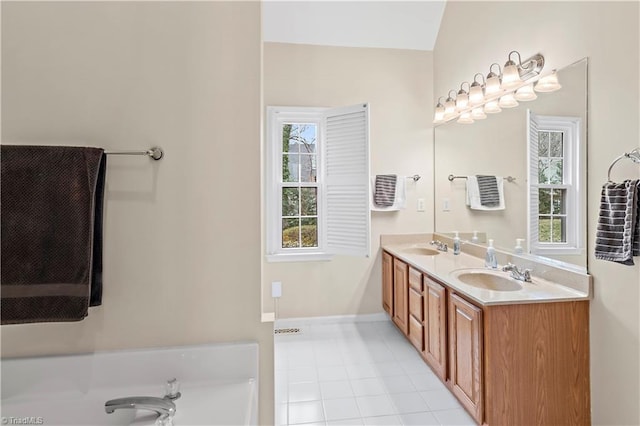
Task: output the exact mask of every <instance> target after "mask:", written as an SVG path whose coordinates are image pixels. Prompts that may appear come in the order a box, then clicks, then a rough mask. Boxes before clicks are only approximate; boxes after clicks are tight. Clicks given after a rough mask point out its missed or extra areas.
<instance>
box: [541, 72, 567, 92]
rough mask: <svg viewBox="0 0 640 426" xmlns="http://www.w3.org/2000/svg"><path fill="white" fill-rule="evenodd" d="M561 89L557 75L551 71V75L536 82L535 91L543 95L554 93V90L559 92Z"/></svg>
mask: <svg viewBox="0 0 640 426" xmlns="http://www.w3.org/2000/svg"><path fill="white" fill-rule="evenodd" d="M561 87H562V85H561V84H560V83H559V82H558V74H556V71H555V70H553V72H552V73H551V74H549V75H547V76H545V77H542V78H541V79H540V80H538V82H537V83H536V87H535V91H536V92H543V93H548V92H555V91H556V90H560V88H561Z"/></svg>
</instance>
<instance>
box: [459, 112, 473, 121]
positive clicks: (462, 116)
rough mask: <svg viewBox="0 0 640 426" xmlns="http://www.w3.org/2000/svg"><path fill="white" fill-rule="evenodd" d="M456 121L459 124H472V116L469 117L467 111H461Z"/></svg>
mask: <svg viewBox="0 0 640 426" xmlns="http://www.w3.org/2000/svg"><path fill="white" fill-rule="evenodd" d="M457 121H458V123H460V124H473V118H471V114H470V113H468V112H463V113H462V115H460V118H458V120H457Z"/></svg>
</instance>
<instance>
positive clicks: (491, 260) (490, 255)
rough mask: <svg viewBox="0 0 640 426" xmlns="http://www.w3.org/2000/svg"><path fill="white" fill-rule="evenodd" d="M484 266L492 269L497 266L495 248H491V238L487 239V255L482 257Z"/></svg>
mask: <svg viewBox="0 0 640 426" xmlns="http://www.w3.org/2000/svg"><path fill="white" fill-rule="evenodd" d="M484 266H486V267H487V268H492V269H496V268H497V267H498V259H497V258H496V249H495V248H493V240H489V246H488V247H487V255H486V256H485V258H484Z"/></svg>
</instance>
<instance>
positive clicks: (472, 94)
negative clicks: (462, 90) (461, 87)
mask: <svg viewBox="0 0 640 426" xmlns="http://www.w3.org/2000/svg"><path fill="white" fill-rule="evenodd" d="M483 100H484V93H482V86H481V85H480V83H477V82H475V81H474V82H473V83H472V84H471V88H470V89H469V103H470V104H471V105H478V104H481V103H482V101H483Z"/></svg>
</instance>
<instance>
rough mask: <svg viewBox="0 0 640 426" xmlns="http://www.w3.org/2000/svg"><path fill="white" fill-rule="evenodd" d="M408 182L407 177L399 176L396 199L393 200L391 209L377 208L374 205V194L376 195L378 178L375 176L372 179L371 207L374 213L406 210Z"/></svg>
mask: <svg viewBox="0 0 640 426" xmlns="http://www.w3.org/2000/svg"><path fill="white" fill-rule="evenodd" d="M406 182H407V177H406V176H400V175H398V179H397V180H396V193H395V198H394V200H393V205H391V206H389V207H380V206H377V205H376V204H375V203H374V199H373V194H374V193H375V189H376V178H375V176H372V177H371V191H370V192H371V199H370V203H369V204H370V205H371V210H373V211H380V212H388V211H397V210H401V209H404V208H405V206H406V204H407V194H406V188H407V186H406Z"/></svg>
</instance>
